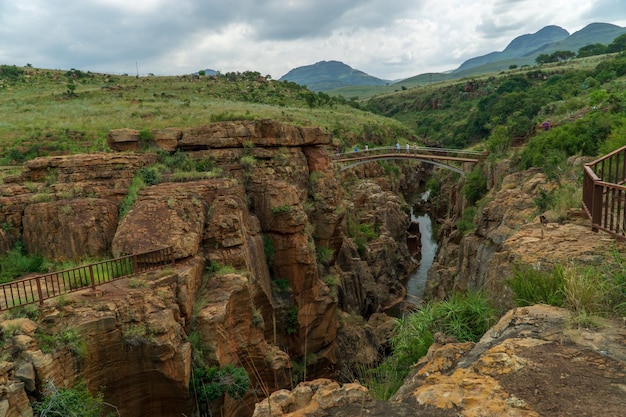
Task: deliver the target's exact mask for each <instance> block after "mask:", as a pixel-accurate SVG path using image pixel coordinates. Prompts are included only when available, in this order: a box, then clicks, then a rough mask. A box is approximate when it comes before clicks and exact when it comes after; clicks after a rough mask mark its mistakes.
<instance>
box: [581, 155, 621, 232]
mask: <svg viewBox="0 0 626 417" xmlns="http://www.w3.org/2000/svg"><path fill="white" fill-rule="evenodd" d="M583 175H584V178H583V209H584V210H585V212H586V213H587V216H588V217H589V219H590V220H591V228H592V230H594V231H597V230H603V231H605V232H608V233H610V234H612V235H614V236H617V237H620V238H626V186H625V185H624V183H625V182H626V146H624V147H621V148H619V149H616V150H614V151H613V152H610V153H608V154H606V155H604V156H602V157H600V158H598V159H596V160H595V161H592V162H589V163H586V164H585V165H584V166H583Z"/></svg>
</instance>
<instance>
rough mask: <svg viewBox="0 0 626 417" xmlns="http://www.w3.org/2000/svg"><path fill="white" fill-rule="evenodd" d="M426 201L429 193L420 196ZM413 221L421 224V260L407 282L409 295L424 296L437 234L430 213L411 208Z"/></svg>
mask: <svg viewBox="0 0 626 417" xmlns="http://www.w3.org/2000/svg"><path fill="white" fill-rule="evenodd" d="M420 198H421V199H422V200H424V201H426V200H427V199H428V193H427V192H426V193H424V194H422V195H421V196H420ZM411 221H413V222H415V223H417V224H418V225H419V230H420V235H421V260H420V265H419V267H418V268H417V269H416V270H415V271H414V272H413V273H412V274H411V275H410V276H409V279H408V280H407V283H406V291H407V296H408V297H409V298H418V299H420V298H422V294H423V293H424V288H425V286H426V278H427V277H428V271H429V270H430V267H431V266H432V265H433V262H434V260H435V255H437V249H438V248H439V245H438V244H437V240H436V236H434V235H433V222H432V218H431V217H430V214H428V213H420V212H414V211H413V209H411Z"/></svg>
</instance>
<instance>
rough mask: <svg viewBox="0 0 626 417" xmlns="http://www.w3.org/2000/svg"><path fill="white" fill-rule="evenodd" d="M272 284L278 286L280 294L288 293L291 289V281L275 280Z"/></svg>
mask: <svg viewBox="0 0 626 417" xmlns="http://www.w3.org/2000/svg"><path fill="white" fill-rule="evenodd" d="M271 282H272V283H273V284H274V285H275V286H276V288H277V289H278V292H279V293H281V294H282V293H285V292H287V291H288V290H289V288H290V285H289V280H287V279H285V278H274V279H272V281H271Z"/></svg>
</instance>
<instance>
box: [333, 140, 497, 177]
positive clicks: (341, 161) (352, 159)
mask: <svg viewBox="0 0 626 417" xmlns="http://www.w3.org/2000/svg"><path fill="white" fill-rule="evenodd" d="M486 156H487V153H486V152H478V151H468V150H461V149H448V148H429V147H422V146H419V147H416V146H413V147H410V148H408V149H407V148H406V147H405V148H400V149H398V148H397V147H395V146H383V147H379V148H371V149H366V150H359V149H355V150H354V151H352V152H344V153H336V154H335V156H334V158H333V163H334V164H336V165H338V166H340V167H341V168H340V170H341V171H344V170H346V169H350V168H353V167H355V166H357V165H361V164H365V163H368V162H372V161H384V160H392V159H396V160H398V159H400V160H413V161H418V162H424V163H427V164H432V165H435V166H438V167H441V168H445V169H449V170H452V171H454V172H458V173H459V174H461V175H465V173H466V172H468V171H471V170H472V169H473V168H474V165H475V164H477V163H478V162H480V161H482V160H483V159H485V157H486Z"/></svg>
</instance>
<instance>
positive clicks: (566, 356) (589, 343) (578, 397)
mask: <svg viewBox="0 0 626 417" xmlns="http://www.w3.org/2000/svg"><path fill="white" fill-rule="evenodd" d="M436 339H437V338H436ZM624 341H626V329H624V327H623V325H622V323H621V322H618V321H603V323H602V326H601V327H600V328H598V329H594V330H592V329H585V328H576V327H572V326H571V318H570V313H569V312H568V311H567V310H564V309H560V308H556V307H549V306H545V305H536V306H531V307H524V308H517V309H513V310H510V311H509V312H508V313H507V314H505V315H504V316H503V317H502V318H501V319H500V321H499V322H498V323H497V324H496V325H495V326H494V327H493V328H491V329H490V330H489V331H487V333H486V334H485V335H484V336H483V338H482V339H481V340H480V341H479V342H478V343H471V342H466V343H454V342H452V343H448V342H447V341H446V340H444V339H442V340H441V343H438V342H437V341H436V342H435V343H434V344H433V345H432V346H431V347H430V349H429V352H428V354H427V355H426V356H425V357H423V358H422V359H421V360H420V361H419V362H418V363H417V364H416V365H415V366H414V369H413V370H412V372H411V374H410V375H409V376H408V377H407V378H406V380H405V382H404V385H403V386H402V387H401V388H400V390H399V391H398V392H397V394H396V395H395V396H394V397H393V398H391V399H390V400H389V401H373V400H372V399H371V397H370V395H369V393H368V392H367V390H366V389H365V388H363V387H362V386H361V385H359V384H358V383H353V384H345V385H343V386H340V385H339V384H337V383H334V382H331V381H323V380H322V381H319V380H318V381H311V382H307V383H302V384H300V385H298V386H297V387H296V388H295V389H294V390H293V391H277V392H275V393H274V394H272V396H270V397H269V398H268V399H265V400H264V401H263V402H261V403H259V404H258V405H257V407H256V409H255V414H254V415H255V416H259V417H261V416H302V417H305V416H311V417H312V416H316V417H324V416H353V415H372V416H387V417H400V416H416V415H428V416H436V417H458V416H462V417H478V416H511V417H538V416H548V415H550V416H561V415H601V416H607V417H618V416H621V415H623V410H624V407H626V396H624V390H625V388H624V387H626V347H625V346H626V344H624Z"/></svg>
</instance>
